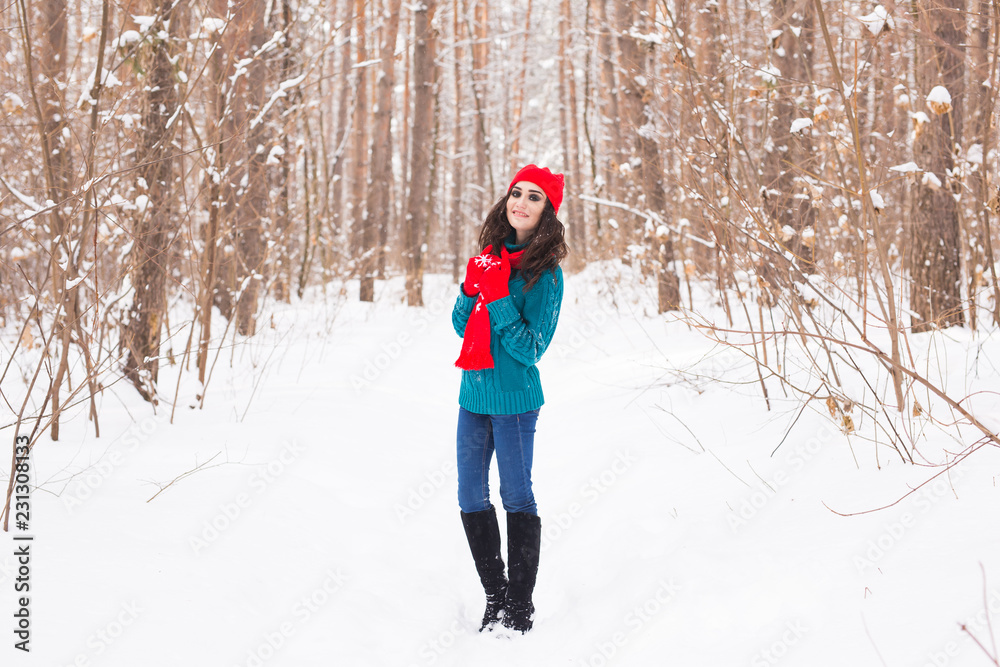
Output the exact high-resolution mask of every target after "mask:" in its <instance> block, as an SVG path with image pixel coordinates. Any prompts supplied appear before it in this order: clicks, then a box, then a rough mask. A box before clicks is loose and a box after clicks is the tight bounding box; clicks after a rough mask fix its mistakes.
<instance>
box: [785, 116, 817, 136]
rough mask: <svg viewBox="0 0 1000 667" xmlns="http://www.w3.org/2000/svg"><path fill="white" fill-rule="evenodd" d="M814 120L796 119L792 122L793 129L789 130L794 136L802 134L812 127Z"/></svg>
mask: <svg viewBox="0 0 1000 667" xmlns="http://www.w3.org/2000/svg"><path fill="white" fill-rule="evenodd" d="M812 124H813V122H812V118H796V119H795V120H793V121H792V129H791V130H789V131H790V132H791V133H792V134H795V133H796V132H801V131H802V130H804V129H806V128H807V127H812Z"/></svg>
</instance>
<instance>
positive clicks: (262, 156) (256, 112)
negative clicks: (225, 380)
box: [236, 0, 272, 336]
mask: <svg viewBox="0 0 1000 667" xmlns="http://www.w3.org/2000/svg"><path fill="white" fill-rule="evenodd" d="M266 3H267V0H249V1H248V2H247V4H246V5H243V6H241V7H240V9H238V10H237V13H236V16H237V21H238V25H242V26H249V44H248V46H249V48H248V49H247V51H248V53H247V55H248V56H251V57H252V60H251V62H250V63H249V64H248V65H247V74H246V112H245V113H241V110H239V109H238V110H236V113H237V114H238V115H239V116H242V121H243V122H241V123H240V127H241V129H242V130H243V131H244V133H245V134H244V136H245V144H244V159H245V160H246V163H245V164H246V171H245V174H246V188H245V189H244V194H243V196H242V197H241V199H240V204H239V207H238V208H237V209H236V250H237V258H238V262H237V280H238V282H237V290H238V292H237V295H238V297H237V301H236V330H237V331H238V332H239V333H240V334H242V335H245V336H248V335H252V334H253V333H255V332H256V330H257V307H258V301H259V294H260V291H261V287H262V283H263V273H262V272H263V270H264V258H265V252H264V251H265V249H264V242H263V236H264V232H265V231H270V227H271V222H272V221H271V217H270V210H269V206H268V187H267V169H266V162H267V156H268V153H269V150H268V146H269V144H270V141H269V137H268V131H267V129H268V128H267V121H266V119H265V118H264V115H265V114H264V103H265V102H266V85H267V81H268V76H267V75H268V67H267V56H266V55H265V54H264V53H261V51H260V49H261V47H262V46H263V45H264V43H265V42H266V41H267V39H268V38H269V37H270V35H269V34H268V33H267V28H266V25H265V23H264V10H265V6H266ZM241 185H242V184H241Z"/></svg>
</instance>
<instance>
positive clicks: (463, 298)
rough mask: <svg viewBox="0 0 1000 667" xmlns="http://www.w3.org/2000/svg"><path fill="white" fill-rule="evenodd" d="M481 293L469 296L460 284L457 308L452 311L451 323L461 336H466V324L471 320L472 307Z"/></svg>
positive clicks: (456, 302)
mask: <svg viewBox="0 0 1000 667" xmlns="http://www.w3.org/2000/svg"><path fill="white" fill-rule="evenodd" d="M478 298H479V295H478V294H477V295H476V296H468V295H466V293H465V290H464V289H462V286H461V285H459V286H458V299H457V300H456V301H455V308H454V309H453V310H452V311H451V324H452V326H454V327H455V333H457V334H458V335H459V337H460V338H461V337H463V336H465V325H466V323H467V322H468V321H469V315H470V314H471V313H472V307H473V306H474V305H476V299H478Z"/></svg>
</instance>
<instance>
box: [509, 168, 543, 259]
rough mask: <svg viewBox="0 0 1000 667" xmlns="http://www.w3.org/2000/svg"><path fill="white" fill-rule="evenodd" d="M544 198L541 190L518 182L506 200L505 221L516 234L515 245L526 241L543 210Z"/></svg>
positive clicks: (525, 182)
mask: <svg viewBox="0 0 1000 667" xmlns="http://www.w3.org/2000/svg"><path fill="white" fill-rule="evenodd" d="M545 202H546V197H545V193H544V192H542V189H541V188H540V187H538V186H537V185H535V184H534V183H531V182H530V181H518V182H517V183H515V184H514V187H512V188H511V189H510V196H509V197H508V198H507V221H508V222H509V223H510V226H511V227H513V228H514V231H516V232H517V243H518V244H521V243H524V242H525V241H527V240H528V239H529V238H530V237H531V235H532V234H534V233H535V229H537V228H538V223H539V221H541V219H542V211H544V210H545Z"/></svg>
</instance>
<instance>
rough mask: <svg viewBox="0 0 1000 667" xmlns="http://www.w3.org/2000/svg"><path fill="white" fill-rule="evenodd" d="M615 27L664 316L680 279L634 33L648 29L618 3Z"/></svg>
mask: <svg viewBox="0 0 1000 667" xmlns="http://www.w3.org/2000/svg"><path fill="white" fill-rule="evenodd" d="M617 2H618V8H617V9H618V11H617V22H618V33H619V40H618V44H619V51H620V53H621V63H620V65H621V68H622V70H623V77H622V88H621V93H622V97H621V100H620V105H621V108H622V111H623V116H624V118H623V120H624V121H625V123H626V125H627V129H628V131H629V132H630V133H631V134H632V135H633V156H634V158H633V160H634V161H635V162H637V163H638V167H637V168H633V169H632V172H631V173H633V174H635V176H634V177H633V179H632V183H631V188H630V190H631V192H630V197H629V198H628V199H629V202H630V203H631V204H632V206H633V207H634V208H637V209H639V210H644V211H646V212H647V214H648V215H649V218H650V220H651V221H653V222H654V225H655V228H656V229H655V231H656V234H655V238H654V239H652V243H653V249H654V251H655V256H656V264H658V265H659V266H658V267H657V286H658V293H659V299H658V301H659V311H660V312H661V313H662V312H666V311H668V310H675V309H678V308H680V303H681V299H680V279H679V277H678V275H677V272H676V269H675V267H674V265H673V264H674V243H673V239H672V238H671V237H670V233H669V232H668V231H667V229H666V226H665V223H666V216H667V210H666V208H667V201H666V189H665V187H664V183H663V160H662V158H661V157H660V146H659V144H658V143H657V139H656V129H655V126H654V123H653V112H652V109H651V108H650V107H649V102H650V101H651V100H652V98H653V93H652V91H651V90H650V89H649V88H648V78H647V58H648V51H644V50H643V49H645V48H646V46H645V45H643V46H640V44H639V42H638V39H637V38H636V37H635V36H634V33H635V32H639V33H640V34H641V32H642V30H643V28H644V26H636V25H635V18H636V17H635V15H634V13H633V8H632V3H631V2H629V1H628V0H617ZM642 231H643V227H642V225H641V224H638V223H637V224H636V227H635V228H634V229H633V232H632V238H633V239H634V240H635V241H636V242H638V240H639V239H640V238H641V237H642Z"/></svg>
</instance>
